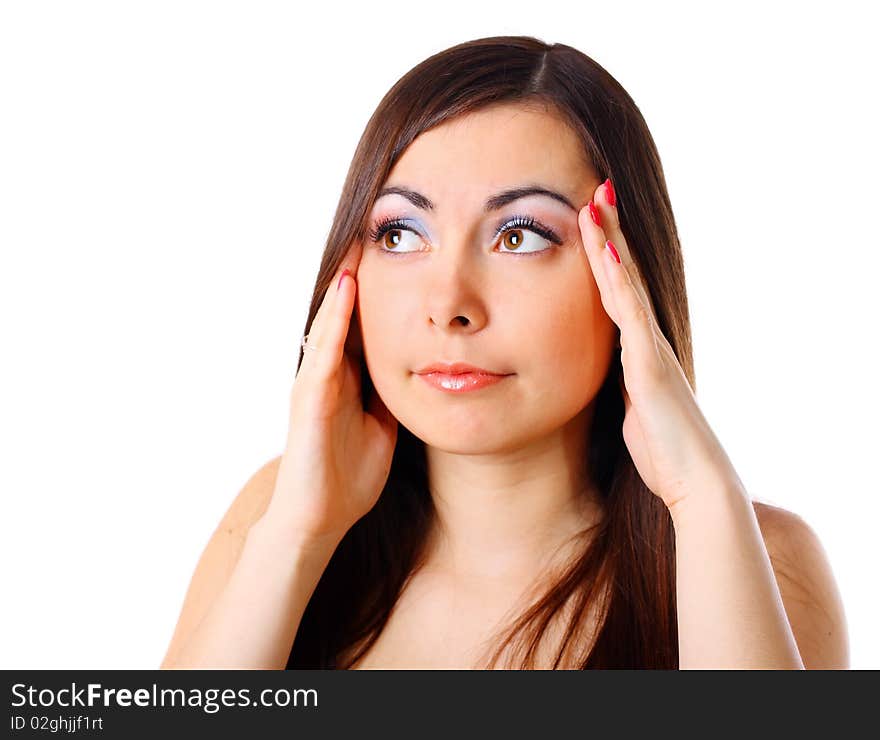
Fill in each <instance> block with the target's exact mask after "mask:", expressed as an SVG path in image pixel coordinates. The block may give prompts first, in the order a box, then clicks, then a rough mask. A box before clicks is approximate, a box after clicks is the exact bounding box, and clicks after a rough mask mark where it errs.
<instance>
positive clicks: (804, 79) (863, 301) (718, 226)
mask: <svg viewBox="0 0 880 740" xmlns="http://www.w3.org/2000/svg"><path fill="white" fill-rule="evenodd" d="M868 7H870V4H868V3H845V2H836V3H834V4H833V5H831V6H829V5H828V4H827V3H814V4H810V5H807V4H805V3H790V4H789V3H785V4H783V3H768V2H760V3H750V2H737V3H735V4H734V3H732V4H730V6H729V7H728V8H726V9H723V10H720V9H719V8H718V7H717V4H715V3H713V4H701V5H697V4H696V3H695V4H693V6H691V5H682V4H679V5H675V4H671V3H668V2H666V3H662V4H660V3H655V4H647V3H645V4H633V3H630V2H622V1H621V0H615V1H614V2H603V3H599V2H564V3H558V2H549V1H547V0H545V1H544V2H540V3H535V2H534V0H531V1H530V2H509V1H508V2H503V3H501V2H498V3H472V2H468V3H461V4H456V3H451V2H444V3H439V4H438V3H427V4H425V3H414V2H409V3H389V2H385V3H379V4H378V6H375V5H372V4H367V5H366V6H365V7H363V8H357V7H356V6H355V5H354V4H351V5H349V6H347V7H346V8H345V9H344V10H343V9H342V8H341V6H337V5H332V4H318V5H316V6H314V7H308V8H304V6H300V9H299V10H298V9H297V6H295V5H294V3H292V2H291V3H265V2H263V3H261V2H237V3H230V2H206V3H195V2H177V1H176V2H156V1H155V0H153V1H151V2H142V3H135V2H102V3H96V2H77V3H69V2H54V3H53V2H40V3H35V2H5V3H3V5H2V6H0V106H2V114H0V246H2V252H0V254H2V263H0V317H2V318H0V322H2V323H0V332H2V335H0V339H2V364H0V394H2V395H0V434H2V438H0V454H2V461H0V491H2V507H3V508H2V521H3V525H4V526H3V536H2V538H0V542H2V551H0V557H2V568H3V571H2V592H3V602H4V606H3V609H2V612H0V619H2V630H0V641H2V642H0V655H2V658H0V664H2V667H3V668H153V667H158V665H159V663H160V661H161V659H162V657H163V655H164V652H165V649H166V647H167V644H168V641H169V639H170V636H171V632H172V630H173V627H174V624H175V622H176V619H177V616H178V612H179V609H180V606H181V603H182V599H183V596H184V593H185V591H186V588H187V586H188V583H189V579H190V576H191V575H192V570H193V568H194V566H195V563H196V561H197V559H198V557H199V555H200V553H201V551H202V548H203V547H204V545H205V544H206V542H207V540H208V538H209V537H210V535H211V534H212V532H213V529H214V527H215V526H216V525H217V522H218V521H219V519H220V517H221V516H222V514H223V513H224V512H225V510H226V508H227V507H228V506H229V504H230V502H231V501H232V500H233V498H234V497H235V495H236V494H237V493H238V491H239V490H240V488H241V486H242V485H243V484H244V482H245V481H246V480H247V479H248V478H249V477H250V475H251V474H252V473H253V472H254V471H255V470H256V469H257V468H259V467H260V466H261V465H262V464H263V463H265V462H266V461H267V460H269V459H270V458H272V457H274V456H275V455H278V454H280V453H281V451H282V446H283V443H284V437H285V433H286V429H287V420H286V411H287V408H286V406H287V400H288V393H289V391H290V385H291V383H292V381H293V377H294V374H295V368H296V358H297V353H298V342H299V339H300V337H301V335H302V332H303V329H304V324H305V319H306V312H307V309H308V301H309V298H310V296H311V292H312V286H313V284H314V279H315V276H316V274H317V267H318V261H319V258H320V250H321V247H322V246H323V243H324V239H325V238H326V234H327V232H328V230H329V227H330V223H331V218H332V215H333V212H334V210H335V208H336V203H337V199H338V197H339V191H340V189H341V186H342V182H343V179H344V177H345V173H346V171H347V169H348V166H349V163H350V161H351V157H352V155H353V153H354V148H355V145H356V143H357V141H358V139H359V137H360V135H361V132H362V131H363V128H364V126H365V124H366V122H367V119H368V118H369V116H370V114H371V113H372V111H373V110H374V108H375V106H376V105H377V104H378V102H379V100H380V99H381V97H382V96H383V95H384V93H385V92H386V91H387V89H388V88H389V87H390V86H391V85H392V84H393V83H394V82H395V81H396V80H397V79H398V78H399V77H400V76H402V75H403V74H404V73H405V72H406V71H408V70H409V69H410V68H411V67H412V66H414V65H415V64H416V63H418V62H419V61H421V60H422V59H424V58H426V57H427V56H429V55H431V54H433V53H435V52H437V51H440V50H442V49H444V48H447V47H449V46H452V45H453V44H456V43H459V42H462V41H466V40H470V39H474V38H479V37H483V36H492V35H501V34H525V35H534V36H537V37H538V38H541V39H543V40H545V41H551V42H553V41H559V42H563V43H567V44H570V45H572V46H575V47H577V48H579V49H580V50H582V51H584V52H585V53H586V54H588V55H590V56H592V57H593V58H594V59H596V61H598V62H599V63H600V64H601V65H603V66H604V67H605V68H606V69H608V70H609V71H610V72H611V74H612V75H614V76H615V77H616V78H617V79H618V80H619V81H620V82H621V83H622V84H623V86H624V87H625V88H626V89H627V90H628V91H629V93H630V94H631V95H632V96H633V98H634V99H635V101H636V103H637V104H638V105H639V107H640V109H641V111H642V113H643V115H644V116H645V118H646V120H647V122H648V125H649V127H650V129H651V131H652V133H653V135H654V137H655V140H656V143H657V146H658V148H659V151H660V155H661V157H662V161H663V165H664V168H665V172H666V177H667V183H668V186H669V191H670V196H671V198H672V203H673V208H674V212H675V216H676V220H677V223H678V226H679V229H680V235H681V238H682V241H683V248H684V256H685V264H686V271H687V285H688V291H689V298H690V308H691V314H692V320H693V333H694V343H695V358H696V372H697V384H698V400H699V402H700V404H701V407H702V408H703V410H704V413H705V414H706V417H707V418H708V420H709V422H710V424H712V426H713V429H714V430H715V432H716V434H717V435H718V436H719V438H720V439H721V440H722V442H723V444H724V445H725V448H726V449H727V451H728V453H729V455H730V457H731V459H732V460H733V461H734V464H735V466H736V467H737V470H738V472H739V473H740V476H741V478H742V479H743V481H744V482H745V483H746V485H747V487H748V488H749V490H750V493H751V494H752V496H753V497H755V498H758V499H760V500H764V501H767V502H770V503H773V504H775V505H777V506H782V507H784V508H787V509H790V510H792V511H794V512H796V513H798V514H800V515H801V516H802V517H803V518H804V519H805V520H806V521H807V522H808V523H809V524H810V525H811V526H812V527H813V528H814V530H815V531H816V532H817V533H818V534H819V536H820V539H821V540H822V542H823V544H824V547H825V549H826V551H827V553H828V556H829V558H830V560H831V563H832V567H833V569H834V572H835V574H836V576H837V580H838V583H839V586H840V589H841V593H842V595H843V598H844V603H845V606H846V610H847V617H848V622H849V630H850V640H851V655H852V667H853V668H877V667H880V640H878V637H877V633H876V615H877V613H878V612H880V601H878V593H877V586H876V583H877V579H876V567H877V556H876V552H877V547H876V537H877V519H878V516H880V502H878V485H877V478H876V475H875V468H874V465H875V463H876V460H877V457H876V456H877V449H876V448H877V441H878V440H877V431H876V430H877V425H876V421H875V420H876V418H877V412H878V406H880V404H878V391H877V382H876V381H877V378H878V377H880V372H878V363H877V357H876V355H877V353H876V349H877V335H878V331H877V318H878V311H877V288H876V282H877V277H878V271H877V268H878V257H877V254H878V248H880V240H878V236H877V228H876V224H875V218H873V217H872V216H871V214H875V213H876V212H877V204H878V201H880V198H878V195H880V193H878V187H877V181H878V180H877V173H878V168H880V156H878V144H877V132H878V130H880V121H878V115H877V91H876V83H877V77H878V75H877V72H878V57H877V53H876V52H871V51H870V47H871V46H872V45H873V42H874V41H875V38H874V36H875V33H874V31H875V30H876V27H875V26H872V25H871V24H870V23H869V18H868V16H867V10H863V8H868ZM305 10H307V11H308V12H307V14H305V15H304V14H303V13H304V12H305Z"/></svg>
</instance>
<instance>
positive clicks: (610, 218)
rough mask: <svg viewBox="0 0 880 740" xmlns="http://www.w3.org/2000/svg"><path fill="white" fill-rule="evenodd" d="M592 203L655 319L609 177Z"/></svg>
mask: <svg viewBox="0 0 880 740" xmlns="http://www.w3.org/2000/svg"><path fill="white" fill-rule="evenodd" d="M593 203H594V205H595V207H596V210H597V211H598V216H599V221H600V223H601V225H602V231H603V232H604V234H605V239H610V240H611V242H612V243H613V244H614V247H615V248H616V249H617V252H618V254H619V255H620V261H621V262H622V263H623V264H625V265H627V270H628V272H629V275H630V278H631V279H632V281H633V287H634V288H635V290H636V292H637V293H638V294H639V296H640V297H641V299H642V303H644V304H645V305H646V306H648V307H649V308H650V310H651V314H652V316H653V317H654V320H655V321H656V319H657V313H656V312H655V311H654V304H653V303H652V301H651V296H650V294H649V293H648V290H647V288H646V287H645V284H644V281H643V280H642V277H641V275H640V274H639V270H638V266H637V265H636V263H635V260H634V259H633V257H632V253H631V252H630V248H629V244H627V241H626V237H625V236H624V235H623V231H622V230H621V227H620V211H619V210H618V203H617V194H616V193H615V191H614V185H613V184H612V182H611V179H610V178H607V179H606V180H605V182H603V183H602V184H601V185H600V186H599V187H598V188H596V192H595V193H594V194H593ZM603 245H604V241H603Z"/></svg>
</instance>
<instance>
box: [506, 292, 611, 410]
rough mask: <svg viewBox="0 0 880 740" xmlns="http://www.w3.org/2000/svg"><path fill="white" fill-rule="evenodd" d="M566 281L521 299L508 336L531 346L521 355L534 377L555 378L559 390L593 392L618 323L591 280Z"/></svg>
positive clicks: (602, 370)
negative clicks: (513, 332)
mask: <svg viewBox="0 0 880 740" xmlns="http://www.w3.org/2000/svg"><path fill="white" fill-rule="evenodd" d="M562 282H563V285H561V286H560V285H559V284H557V289H555V290H552V291H547V292H546V295H543V294H542V295H536V294H534V293H532V294H531V295H529V297H528V299H527V300H524V301H522V302H520V304H519V306H518V308H517V317H518V318H517V320H516V323H515V326H513V327H512V331H515V336H511V337H510V340H512V341H515V342H516V343H518V344H519V345H520V346H522V347H529V348H530V349H529V351H526V352H523V353H522V354H521V361H522V363H523V371H524V372H528V373H529V374H530V375H531V376H532V377H533V378H535V379H540V378H545V379H546V378H553V379H554V382H555V383H558V384H559V385H557V386H556V388H557V390H563V389H564V388H571V389H572V390H574V389H578V390H577V391H575V392H578V393H580V392H583V391H587V392H589V391H588V389H591V388H594V387H596V386H597V384H599V385H601V380H602V379H603V378H604V377H605V373H606V372H607V369H608V363H609V361H610V359H611V352H612V350H613V344H614V338H615V328H616V327H615V325H614V322H613V321H612V320H611V318H610V317H609V316H608V314H607V313H606V312H605V309H604V307H603V306H602V302H601V299H600V297H599V292H598V288H597V287H596V285H595V283H594V282H592V280H590V281H587V280H586V279H578V280H577V281H571V283H570V284H564V283H566V282H567V281H562ZM511 346H515V344H511Z"/></svg>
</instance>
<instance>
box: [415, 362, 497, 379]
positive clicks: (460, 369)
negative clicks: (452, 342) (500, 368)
mask: <svg viewBox="0 0 880 740" xmlns="http://www.w3.org/2000/svg"><path fill="white" fill-rule="evenodd" d="M416 373H417V374H418V375H425V374H427V373H442V374H443V375H464V374H470V373H473V374H478V375H497V376H505V375H510V373H502V372H496V371H494V370H487V369H486V368H483V367H477V366H475V365H470V364H468V363H466V362H434V363H431V364H430V365H426V366H425V367H423V368H422V369H421V370H416Z"/></svg>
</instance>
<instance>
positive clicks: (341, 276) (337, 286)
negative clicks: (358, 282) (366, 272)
mask: <svg viewBox="0 0 880 740" xmlns="http://www.w3.org/2000/svg"><path fill="white" fill-rule="evenodd" d="M346 275H351V270H349V269H348V268H347V267H346V268H345V269H344V270H343V271H342V274H341V275H340V276H339V282H338V283H336V290H339V288H340V287H341V286H342V278H344V277H345V276H346Z"/></svg>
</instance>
